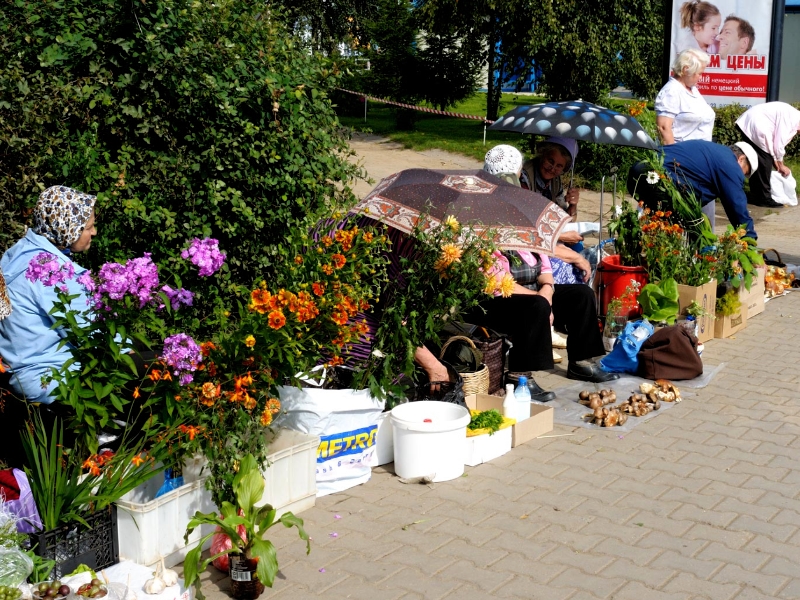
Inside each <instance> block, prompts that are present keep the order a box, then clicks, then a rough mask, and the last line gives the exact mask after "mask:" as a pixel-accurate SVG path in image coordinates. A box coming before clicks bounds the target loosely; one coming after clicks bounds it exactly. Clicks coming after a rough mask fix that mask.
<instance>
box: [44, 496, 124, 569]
mask: <svg viewBox="0 0 800 600" xmlns="http://www.w3.org/2000/svg"><path fill="white" fill-rule="evenodd" d="M85 519H86V522H87V523H88V524H89V527H88V528H87V527H86V526H85V525H83V524H81V523H77V522H74V523H71V524H69V525H62V526H61V527H59V528H57V529H51V530H50V531H44V532H42V533H32V534H30V541H31V546H32V547H33V548H34V552H36V554H38V555H39V556H41V557H43V558H47V559H50V560H54V561H56V567H55V569H54V570H53V572H52V573H51V578H52V579H60V578H61V577H63V576H64V575H66V574H68V573H71V572H72V571H74V570H75V568H76V567H77V566H78V565H80V564H84V565H88V566H89V567H91V568H92V569H93V570H95V571H97V570H99V569H105V568H106V567H110V566H111V565H115V564H117V563H118V562H119V538H118V536H117V506H116V505H115V504H112V505H111V506H109V507H107V508H105V509H103V510H102V511H99V512H96V513H93V514H91V515H88V516H87V517H85Z"/></svg>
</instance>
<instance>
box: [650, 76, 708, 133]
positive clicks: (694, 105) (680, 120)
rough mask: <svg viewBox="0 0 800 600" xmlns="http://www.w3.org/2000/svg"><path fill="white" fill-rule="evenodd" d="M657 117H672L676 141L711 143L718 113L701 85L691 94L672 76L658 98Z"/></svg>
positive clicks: (693, 89)
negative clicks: (702, 90)
mask: <svg viewBox="0 0 800 600" xmlns="http://www.w3.org/2000/svg"><path fill="white" fill-rule="evenodd" d="M656 115H657V116H659V117H669V118H670V119H673V121H672V135H673V136H674V138H675V141H676V142H685V141H686V140H706V141H707V142H710V141H711V134H712V133H713V131H714V118H715V117H716V113H715V112H714V109H713V108H711V107H710V106H709V105H708V102H706V100H705V98H703V96H702V94H700V90H698V89H697V86H695V87H693V88H692V90H691V91H689V90H687V89H686V86H685V85H683V84H682V83H681V82H680V81H678V80H677V79H674V78H672V77H670V78H669V81H668V82H667V83H666V85H665V86H664V87H663V88H661V91H660V92H658V96H656Z"/></svg>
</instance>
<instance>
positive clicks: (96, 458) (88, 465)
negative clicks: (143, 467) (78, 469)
mask: <svg viewBox="0 0 800 600" xmlns="http://www.w3.org/2000/svg"><path fill="white" fill-rule="evenodd" d="M113 456H114V453H113V452H111V451H110V450H104V451H103V452H101V453H100V454H92V455H91V456H90V457H89V458H87V459H86V460H85V461H83V465H81V466H82V467H83V468H84V469H89V473H90V474H91V475H93V476H94V477H97V476H98V475H100V470H101V469H102V468H103V467H104V466H105V465H106V464H107V463H108V462H109V461H110V460H111V457H113ZM137 466H138V465H137Z"/></svg>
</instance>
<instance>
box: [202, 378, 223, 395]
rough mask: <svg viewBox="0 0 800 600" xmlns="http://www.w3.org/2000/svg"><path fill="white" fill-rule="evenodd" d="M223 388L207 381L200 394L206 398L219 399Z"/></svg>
mask: <svg viewBox="0 0 800 600" xmlns="http://www.w3.org/2000/svg"><path fill="white" fill-rule="evenodd" d="M221 387H222V386H220V385H214V384H213V383H212V382H211V381H206V382H205V383H204V384H203V387H202V388H200V393H201V394H202V395H203V397H204V398H212V399H213V398H219V394H220V390H221Z"/></svg>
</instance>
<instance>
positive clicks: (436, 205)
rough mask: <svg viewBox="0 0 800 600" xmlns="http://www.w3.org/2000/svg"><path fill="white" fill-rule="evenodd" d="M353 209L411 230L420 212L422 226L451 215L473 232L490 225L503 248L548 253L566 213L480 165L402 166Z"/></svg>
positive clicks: (566, 221)
mask: <svg viewBox="0 0 800 600" xmlns="http://www.w3.org/2000/svg"><path fill="white" fill-rule="evenodd" d="M354 211H355V212H357V213H360V214H364V215H367V216H369V217H371V218H373V219H376V220H379V221H381V222H383V223H385V224H387V225H390V226H391V227H394V228H396V229H398V230H400V231H403V232H405V233H411V232H412V231H413V229H414V227H415V226H416V224H417V223H418V222H419V220H420V217H421V216H422V215H427V217H428V219H427V222H426V227H427V228H430V227H433V226H435V225H436V224H438V223H441V222H442V221H443V220H444V219H445V218H446V217H447V216H449V215H453V216H454V217H455V218H456V219H458V220H459V222H460V223H462V224H464V225H468V226H469V227H470V228H471V229H472V230H474V231H477V232H479V233H481V232H485V231H486V230H487V229H490V230H492V231H493V232H494V234H495V235H494V242H495V243H496V244H497V246H498V247H499V248H501V249H503V250H531V251H534V252H542V253H544V254H553V251H554V249H555V246H556V241H557V239H558V236H559V235H560V234H561V230H562V229H563V228H564V226H565V225H566V224H567V223H568V222H569V221H570V220H571V217H570V216H569V215H568V214H567V213H565V212H564V211H563V210H561V209H560V208H559V207H558V206H557V205H556V204H554V203H553V202H550V201H549V200H548V199H547V198H545V197H544V196H542V195H541V194H537V193H535V192H530V191H528V190H524V189H522V188H518V187H515V186H513V185H510V184H508V183H506V182H504V181H503V180H502V179H499V178H497V177H495V176H493V175H489V174H488V173H487V172H485V171H482V170H474V171H436V170H431V169H406V170H405V171H400V172H399V173H395V174H394V175H390V176H389V177H386V178H385V179H382V180H381V182H380V183H379V184H378V185H377V187H376V188H375V189H374V190H372V191H371V192H370V193H369V194H368V195H367V196H366V197H365V198H364V199H363V200H362V201H361V202H359V203H358V205H357V206H356V207H355V208H354Z"/></svg>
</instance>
